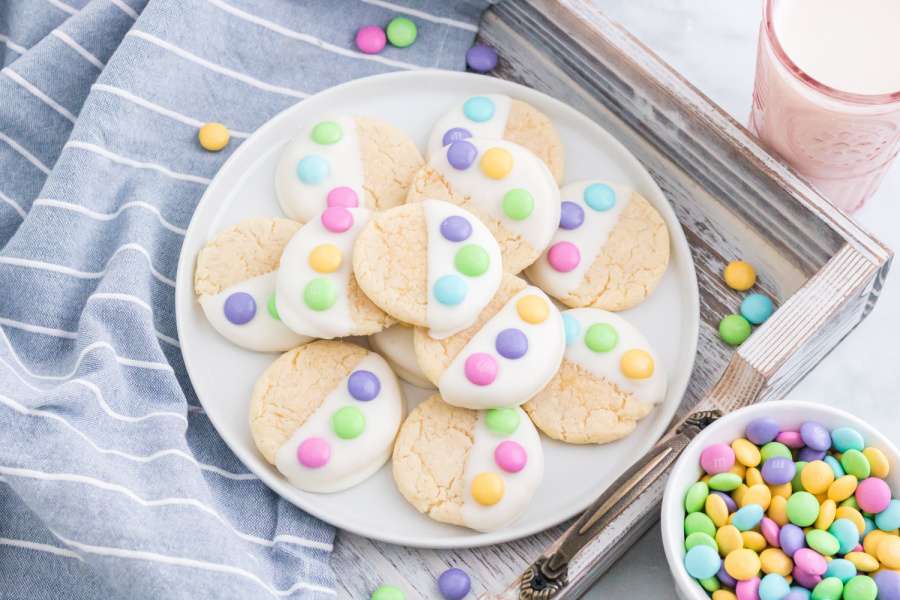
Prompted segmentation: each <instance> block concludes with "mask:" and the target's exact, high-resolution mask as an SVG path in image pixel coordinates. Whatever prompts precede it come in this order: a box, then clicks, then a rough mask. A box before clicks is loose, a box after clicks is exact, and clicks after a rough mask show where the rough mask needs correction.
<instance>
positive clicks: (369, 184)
mask: <svg viewBox="0 0 900 600" xmlns="http://www.w3.org/2000/svg"><path fill="white" fill-rule="evenodd" d="M421 166H422V156H421V155H420V154H419V151H418V149H417V148H416V146H415V144H414V143H413V142H412V140H411V139H409V137H408V136H407V135H406V134H405V133H403V132H402V131H400V130H399V129H397V128H396V127H394V126H393V125H391V124H389V123H385V122H383V121H379V120H376V119H371V118H363V117H351V116H335V117H324V118H322V119H321V120H318V121H314V122H311V123H308V124H307V125H306V126H304V127H303V128H302V129H301V130H300V131H299V133H298V134H297V135H296V136H295V137H294V138H293V139H292V140H291V141H290V142H288V143H287V144H286V145H285V147H284V149H283V150H282V151H281V156H280V158H279V160H278V166H277V167H276V171H275V191H276V194H277V196H278V202H279V203H280V204H281V208H282V210H283V211H284V212H285V214H286V215H288V216H289V217H291V218H293V219H296V220H298V221H300V222H302V223H305V222H307V221H310V220H312V219H314V218H315V217H317V216H318V215H319V214H320V213H321V212H322V211H323V210H325V209H326V208H327V207H329V206H343V207H345V208H356V207H363V208H369V209H374V210H384V209H387V208H391V207H392V206H397V205H399V204H402V203H403V202H404V200H405V198H406V193H407V190H408V188H409V183H410V182H411V181H412V176H413V174H414V173H415V172H416V171H418V170H419V168H420V167H421Z"/></svg>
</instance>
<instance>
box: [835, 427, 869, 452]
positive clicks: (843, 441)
mask: <svg viewBox="0 0 900 600" xmlns="http://www.w3.org/2000/svg"><path fill="white" fill-rule="evenodd" d="M831 445H832V446H834V449H835V450H837V451H838V452H846V451H847V450H850V449H853V450H859V451H860V452H862V451H863V450H864V449H865V447H866V443H865V441H864V440H863V436H862V434H861V433H860V432H858V431H857V430H855V429H853V428H852V427H838V428H837V429H832V430H831Z"/></svg>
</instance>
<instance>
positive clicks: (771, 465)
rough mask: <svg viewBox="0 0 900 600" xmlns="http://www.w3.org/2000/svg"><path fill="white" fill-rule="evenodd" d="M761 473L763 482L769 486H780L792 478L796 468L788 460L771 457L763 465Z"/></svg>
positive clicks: (780, 457) (792, 462) (791, 461)
mask: <svg viewBox="0 0 900 600" xmlns="http://www.w3.org/2000/svg"><path fill="white" fill-rule="evenodd" d="M761 473H762V478H763V481H765V482H766V483H768V484H769V485H782V484H785V483H788V482H789V481H791V480H792V479H793V478H794V476H795V475H796V474H797V467H796V465H795V464H794V461H793V460H791V459H790V458H785V457H784V456H773V457H772V458H770V459H769V460H767V461H766V462H764V463H763V466H762V469H761Z"/></svg>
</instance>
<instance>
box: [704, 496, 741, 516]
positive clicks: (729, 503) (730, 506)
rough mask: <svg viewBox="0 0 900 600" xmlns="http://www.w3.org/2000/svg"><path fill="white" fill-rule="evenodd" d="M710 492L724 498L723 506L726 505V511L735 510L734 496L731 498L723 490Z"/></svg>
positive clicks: (731, 511)
mask: <svg viewBox="0 0 900 600" xmlns="http://www.w3.org/2000/svg"><path fill="white" fill-rule="evenodd" d="M710 494H715V495H716V496H718V497H719V498H721V499H722V500H724V501H725V506H727V507H728V512H729V513H733V512H734V511H736V510H737V503H736V502H735V501H734V498H732V497H731V496H729V495H728V494H726V493H725V492H717V491H712V492H710Z"/></svg>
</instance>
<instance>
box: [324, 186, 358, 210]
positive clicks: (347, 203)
mask: <svg viewBox="0 0 900 600" xmlns="http://www.w3.org/2000/svg"><path fill="white" fill-rule="evenodd" d="M325 203H326V204H327V205H328V206H343V207H344V208H356V207H357V206H359V196H357V195H356V192H355V191H353V188H349V187H347V186H338V187H336V188H334V189H332V190H331V191H330V192H328V196H327V197H326V198H325Z"/></svg>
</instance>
